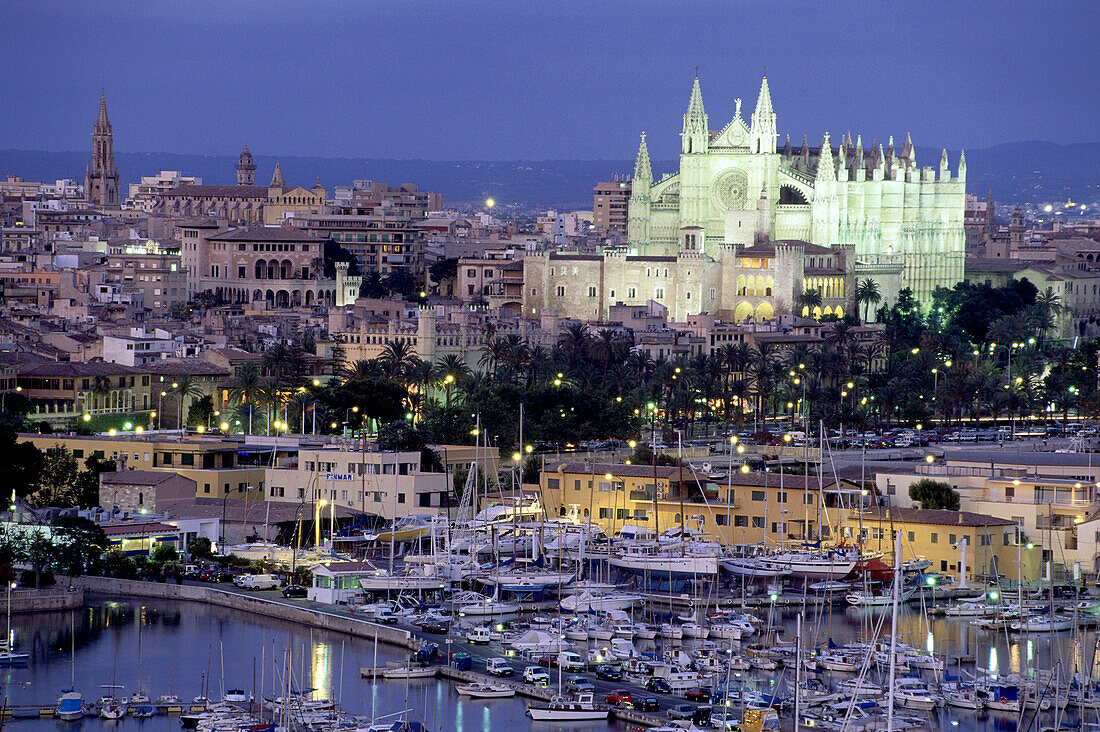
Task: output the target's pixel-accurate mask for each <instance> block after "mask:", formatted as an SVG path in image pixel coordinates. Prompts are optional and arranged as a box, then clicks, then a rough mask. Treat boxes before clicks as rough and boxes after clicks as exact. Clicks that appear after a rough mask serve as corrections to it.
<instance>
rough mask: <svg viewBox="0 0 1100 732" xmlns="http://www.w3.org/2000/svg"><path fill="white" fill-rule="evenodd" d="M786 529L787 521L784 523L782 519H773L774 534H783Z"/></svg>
mask: <svg viewBox="0 0 1100 732" xmlns="http://www.w3.org/2000/svg"><path fill="white" fill-rule="evenodd" d="M786 531H787V524H786V523H784V522H782V521H779V522H776V521H772V533H773V534H782V533H784V532H786Z"/></svg>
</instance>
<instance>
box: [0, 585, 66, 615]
mask: <svg viewBox="0 0 1100 732" xmlns="http://www.w3.org/2000/svg"><path fill="white" fill-rule="evenodd" d="M83 604H84V591H83V590H81V589H79V588H76V587H74V588H72V589H69V588H66V587H52V588H49V589H45V590H14V591H13V592H12V593H11V611H12V613H49V612H57V611H59V610H74V609H76V608H78V607H80V606H81V605H83ZM0 606H3V607H4V608H6V607H7V597H6V596H4V595H0Z"/></svg>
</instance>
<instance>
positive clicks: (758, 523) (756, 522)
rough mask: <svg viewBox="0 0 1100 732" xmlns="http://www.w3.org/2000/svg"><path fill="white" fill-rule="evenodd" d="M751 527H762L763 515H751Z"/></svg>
mask: <svg viewBox="0 0 1100 732" xmlns="http://www.w3.org/2000/svg"><path fill="white" fill-rule="evenodd" d="M752 527H753V528H754V529H762V528H764V517H763V516H753V517H752Z"/></svg>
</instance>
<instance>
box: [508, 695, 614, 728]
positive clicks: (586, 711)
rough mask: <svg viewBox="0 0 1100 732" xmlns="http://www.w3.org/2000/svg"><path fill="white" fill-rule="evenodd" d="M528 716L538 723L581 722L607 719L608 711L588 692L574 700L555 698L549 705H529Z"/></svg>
mask: <svg viewBox="0 0 1100 732" xmlns="http://www.w3.org/2000/svg"><path fill="white" fill-rule="evenodd" d="M527 714H528V716H530V717H531V719H533V720H535V721H536V722H579V721H585V720H596V719H607V717H608V709H607V707H605V706H602V705H598V704H596V703H595V701H594V695H593V694H592V692H590V691H586V692H581V693H580V694H577V695H576V696H575V697H574V698H573V699H568V700H567V699H566V698H565V697H562V696H555V697H554V698H552V699H551V700H550V701H549V702H548V703H547V704H529V705H528V706H527Z"/></svg>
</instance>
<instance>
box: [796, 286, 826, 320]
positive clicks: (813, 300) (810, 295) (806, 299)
mask: <svg viewBox="0 0 1100 732" xmlns="http://www.w3.org/2000/svg"><path fill="white" fill-rule="evenodd" d="M798 304H799V305H801V306H802V307H804V308H806V312H807V314H808V315H810V316H813V313H814V308H819V307H821V292H820V291H819V290H806V291H805V292H803V293H802V294H801V295H799V296H798Z"/></svg>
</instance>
